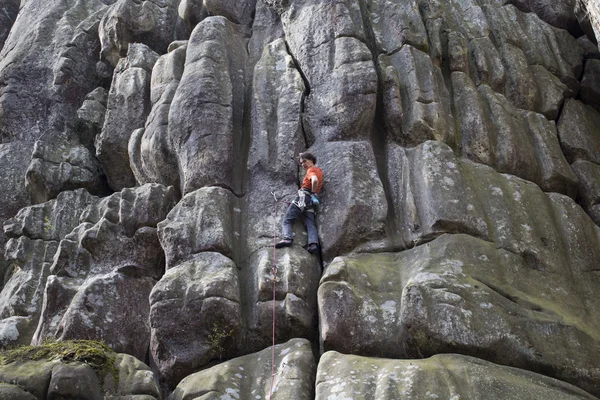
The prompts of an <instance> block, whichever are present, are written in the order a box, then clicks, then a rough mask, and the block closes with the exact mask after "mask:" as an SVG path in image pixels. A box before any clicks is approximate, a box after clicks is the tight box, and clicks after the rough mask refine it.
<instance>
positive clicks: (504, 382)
mask: <svg viewBox="0 0 600 400" xmlns="http://www.w3.org/2000/svg"><path fill="white" fill-rule="evenodd" d="M316 386H317V393H316V399H317V400H325V399H331V398H342V399H343V398H355V397H356V396H359V397H360V398H365V399H407V400H408V399H453V398H454V399H472V400H475V399H485V398H489V399H511V398H519V399H532V400H533V399H539V400H543V399H548V398H551V399H565V400H566V399H594V398H595V397H593V396H590V395H589V394H588V393H586V392H584V391H583V390H581V389H578V388H576V387H574V386H572V385H568V384H566V383H564V382H560V381H558V380H556V379H551V378H547V377H545V376H542V375H538V374H534V373H531V372H528V371H523V370H519V369H516V368H507V367H502V366H499V365H495V364H492V363H489V362H486V361H481V360H479V359H476V358H472V357H465V356H460V355H454V354H452V355H451V354H440V355H436V356H433V357H431V358H428V359H425V360H389V359H388V360H386V359H381V358H368V357H359V356H354V355H344V354H340V353H338V352H335V351H331V352H327V353H325V354H324V355H323V357H322V358H321V360H320V362H319V369H318V371H317V382H316Z"/></svg>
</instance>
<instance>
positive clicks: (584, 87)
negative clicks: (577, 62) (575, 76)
mask: <svg viewBox="0 0 600 400" xmlns="http://www.w3.org/2000/svg"><path fill="white" fill-rule="evenodd" d="M599 82H600V60H587V61H586V63H585V69H584V71H583V78H582V79H581V89H580V91H579V98H580V100H581V101H582V102H584V103H585V104H587V105H590V106H592V107H594V108H595V109H596V111H598V112H600V83H599Z"/></svg>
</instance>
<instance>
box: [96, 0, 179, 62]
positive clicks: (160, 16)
mask: <svg viewBox="0 0 600 400" xmlns="http://www.w3.org/2000/svg"><path fill="white" fill-rule="evenodd" d="M178 4H179V1H173V0H142V1H134V0H118V1H116V2H114V4H112V5H111V6H110V8H109V9H108V11H107V12H106V14H105V15H104V17H103V18H102V21H101V23H100V27H99V30H98V34H99V36H100V42H101V44H102V49H101V54H102V57H103V59H105V60H106V61H108V62H109V63H110V64H111V65H112V66H113V67H116V66H117V64H118V62H119V59H120V58H123V57H125V56H126V55H127V52H128V47H129V45H130V44H131V43H142V44H145V45H146V46H148V47H150V48H151V49H152V50H153V51H155V52H157V53H158V54H165V53H166V52H167V47H168V45H169V43H171V42H172V41H173V40H175V39H185V38H186V36H187V34H188V33H189V32H188V30H187V29H186V28H185V25H184V24H183V23H182V21H181V19H180V17H179V14H178V10H177V8H178Z"/></svg>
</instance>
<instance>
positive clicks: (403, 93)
mask: <svg viewBox="0 0 600 400" xmlns="http://www.w3.org/2000/svg"><path fill="white" fill-rule="evenodd" d="M377 61H378V68H379V75H380V76H381V79H382V81H383V84H382V86H383V99H384V100H383V110H384V111H383V114H384V115H383V118H384V121H385V122H384V123H385V126H386V128H387V131H388V134H389V136H390V137H391V138H392V139H393V140H395V141H397V142H399V143H401V144H403V145H406V146H414V145H417V144H420V143H422V142H424V141H426V140H439V141H441V142H450V141H452V140H453V136H454V119H453V117H452V112H451V111H450V94H449V92H448V89H447V88H446V85H445V84H444V78H443V76H442V71H441V69H440V68H439V67H437V66H435V65H433V63H432V62H431V59H430V58H429V56H428V55H427V53H424V52H422V51H420V50H417V49H416V48H414V47H412V46H410V45H406V46H403V47H402V49H401V50H399V51H398V52H397V53H394V54H393V55H392V56H387V55H380V56H379V57H378V59H377Z"/></svg>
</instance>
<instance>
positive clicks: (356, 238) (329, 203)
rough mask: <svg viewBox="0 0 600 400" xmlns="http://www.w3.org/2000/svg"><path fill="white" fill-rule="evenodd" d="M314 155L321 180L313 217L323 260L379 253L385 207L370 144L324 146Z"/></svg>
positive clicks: (315, 151) (383, 228) (315, 150)
mask: <svg viewBox="0 0 600 400" xmlns="http://www.w3.org/2000/svg"><path fill="white" fill-rule="evenodd" d="M314 154H315V155H316V156H317V159H318V160H319V163H318V164H317V165H318V166H319V167H320V168H321V169H322V170H323V180H324V184H323V191H322V193H321V195H320V196H319V199H320V202H321V206H320V209H319V214H318V215H317V228H318V231H319V238H320V241H321V252H322V253H321V254H322V256H323V259H324V260H326V261H327V262H329V261H330V260H332V259H333V258H334V257H336V256H338V255H341V254H345V253H348V252H351V251H360V250H362V251H366V250H370V251H374V250H375V249H381V248H382V240H383V238H384V237H385V221H386V218H387V215H388V214H387V213H388V205H387V200H386V196H385V192H384V189H383V184H382V183H381V180H380V178H379V176H378V174H377V168H376V166H375V158H374V154H373V149H372V147H371V144H370V143H368V142H333V143H327V144H325V145H323V146H317V147H315V149H314Z"/></svg>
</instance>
